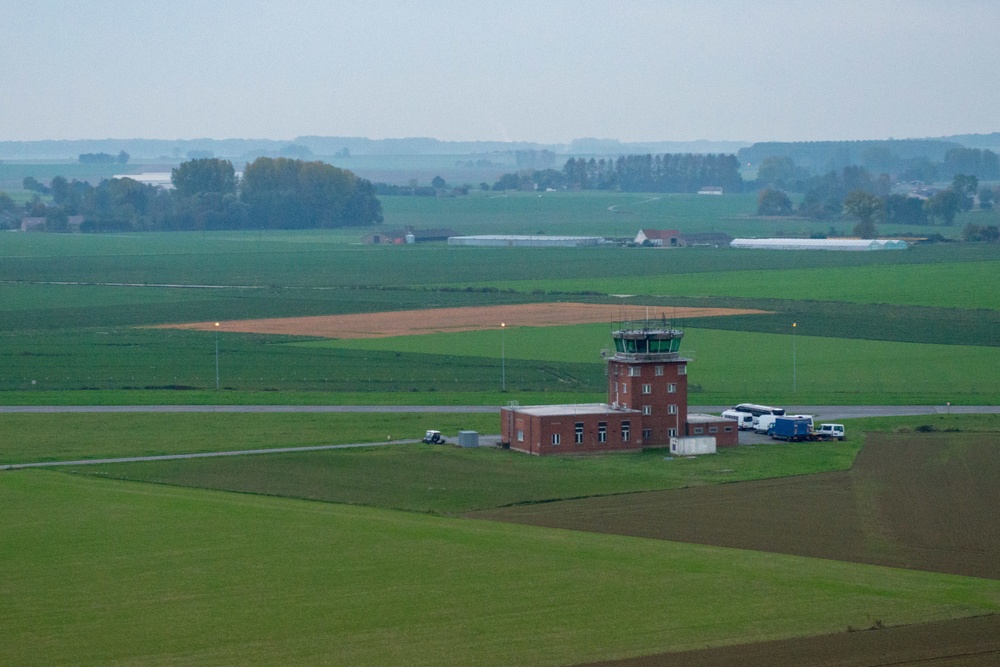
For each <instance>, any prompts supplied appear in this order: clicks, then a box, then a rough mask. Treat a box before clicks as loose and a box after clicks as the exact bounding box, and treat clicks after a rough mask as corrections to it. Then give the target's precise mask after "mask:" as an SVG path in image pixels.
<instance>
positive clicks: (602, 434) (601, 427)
mask: <svg viewBox="0 0 1000 667" xmlns="http://www.w3.org/2000/svg"><path fill="white" fill-rule="evenodd" d="M607 441H608V422H597V442H607Z"/></svg>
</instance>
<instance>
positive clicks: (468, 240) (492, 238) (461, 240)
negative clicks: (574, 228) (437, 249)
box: [448, 234, 604, 248]
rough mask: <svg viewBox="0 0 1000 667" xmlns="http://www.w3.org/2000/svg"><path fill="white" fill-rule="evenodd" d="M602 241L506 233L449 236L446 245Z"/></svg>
mask: <svg viewBox="0 0 1000 667" xmlns="http://www.w3.org/2000/svg"><path fill="white" fill-rule="evenodd" d="M601 243H604V239H603V238H601V237H600V236H540V235H535V236H528V235H524V236H519V235H507V234H487V235H482V236H449V237H448V245H466V246H503V247H534V248H549V247H563V248H575V247H579V246H596V245H600V244H601Z"/></svg>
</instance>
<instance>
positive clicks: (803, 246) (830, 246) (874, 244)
mask: <svg viewBox="0 0 1000 667" xmlns="http://www.w3.org/2000/svg"><path fill="white" fill-rule="evenodd" d="M729 245H730V247H732V248H754V249H764V250H906V249H907V248H908V247H909V246H908V244H907V243H906V241H901V240H899V239H733V240H732V242H731V243H730V244H729Z"/></svg>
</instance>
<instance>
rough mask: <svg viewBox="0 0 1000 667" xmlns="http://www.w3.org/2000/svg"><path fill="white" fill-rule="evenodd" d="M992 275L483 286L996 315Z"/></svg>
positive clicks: (812, 274) (877, 271)
mask: <svg viewBox="0 0 1000 667" xmlns="http://www.w3.org/2000/svg"><path fill="white" fill-rule="evenodd" d="M672 252H676V251H672ZM733 252H735V251H733ZM771 252H775V253H778V252H780V251H776V250H775V251H771ZM787 252H792V251H786V253H787ZM799 252H803V251H799ZM816 252H820V251H816ZM886 252H889V251H886ZM814 254H815V253H814ZM998 274H1000V262H996V261H992V262H956V263H945V264H916V265H914V264H909V265H869V266H851V267H842V268H836V267H823V268H816V269H789V270H767V271H721V272H717V273H713V274H709V275H706V274H705V273H694V274H679V275H677V274H666V275H649V276H643V277H636V276H621V277H615V278H603V279H589V278H576V279H572V280H531V279H529V280H501V281H490V282H489V284H490V285H491V286H494V287H497V288H499V289H514V290H518V291H526V292H530V291H532V290H536V289H543V290H551V291H563V292H576V291H582V290H590V291H598V292H601V293H604V294H637V295H649V296H668V297H678V296H682V297H742V298H754V299H787V300H790V301H848V302H856V303H880V304H898V305H913V306H937V307H944V308H989V309H993V310H997V309H1000V294H998V293H997V290H996V289H995V282H996V277H997V275H998Z"/></svg>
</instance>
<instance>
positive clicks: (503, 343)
mask: <svg viewBox="0 0 1000 667" xmlns="http://www.w3.org/2000/svg"><path fill="white" fill-rule="evenodd" d="M506 330H507V324H506V323H504V322H501V323H500V391H507V339H506V336H505V335H504V331H506Z"/></svg>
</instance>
